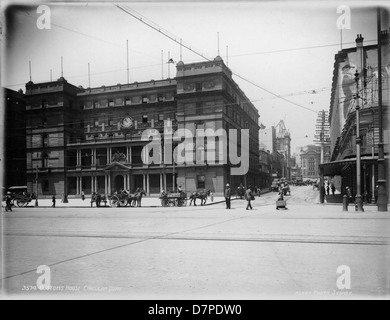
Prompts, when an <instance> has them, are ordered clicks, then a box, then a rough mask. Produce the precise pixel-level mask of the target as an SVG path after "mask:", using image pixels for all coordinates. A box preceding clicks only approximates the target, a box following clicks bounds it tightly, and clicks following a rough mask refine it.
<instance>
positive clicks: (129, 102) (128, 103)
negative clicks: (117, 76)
mask: <svg viewBox="0 0 390 320" xmlns="http://www.w3.org/2000/svg"><path fill="white" fill-rule="evenodd" d="M125 105H126V106H129V105H131V100H130V98H125Z"/></svg>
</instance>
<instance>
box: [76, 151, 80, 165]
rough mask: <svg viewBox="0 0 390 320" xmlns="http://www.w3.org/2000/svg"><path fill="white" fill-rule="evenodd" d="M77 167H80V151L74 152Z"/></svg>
mask: <svg viewBox="0 0 390 320" xmlns="http://www.w3.org/2000/svg"><path fill="white" fill-rule="evenodd" d="M76 158H77V160H76V161H77V166H81V150H77V151H76Z"/></svg>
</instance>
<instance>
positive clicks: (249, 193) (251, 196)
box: [225, 184, 255, 210]
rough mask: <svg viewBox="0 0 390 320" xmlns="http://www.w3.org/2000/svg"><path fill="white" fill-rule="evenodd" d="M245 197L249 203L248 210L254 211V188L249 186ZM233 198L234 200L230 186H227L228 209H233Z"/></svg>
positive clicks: (226, 200)
mask: <svg viewBox="0 0 390 320" xmlns="http://www.w3.org/2000/svg"><path fill="white" fill-rule="evenodd" d="M244 197H245V200H246V202H247V205H246V210H249V209H250V210H253V207H252V201H253V200H255V196H254V194H253V191H252V187H251V186H249V187H248V188H247V189H246V190H245V194H244ZM231 198H232V190H231V189H230V185H229V184H227V185H226V189H225V202H226V209H231Z"/></svg>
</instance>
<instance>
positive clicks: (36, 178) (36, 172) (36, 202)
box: [35, 167, 38, 207]
mask: <svg viewBox="0 0 390 320" xmlns="http://www.w3.org/2000/svg"><path fill="white" fill-rule="evenodd" d="M35 190H36V191H37V194H36V195H35V207H38V167H36V168H35Z"/></svg>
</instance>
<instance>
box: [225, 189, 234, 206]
mask: <svg viewBox="0 0 390 320" xmlns="http://www.w3.org/2000/svg"><path fill="white" fill-rule="evenodd" d="M231 196H232V192H231V190H230V185H229V184H227V185H226V190H225V201H226V209H230V198H231Z"/></svg>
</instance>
